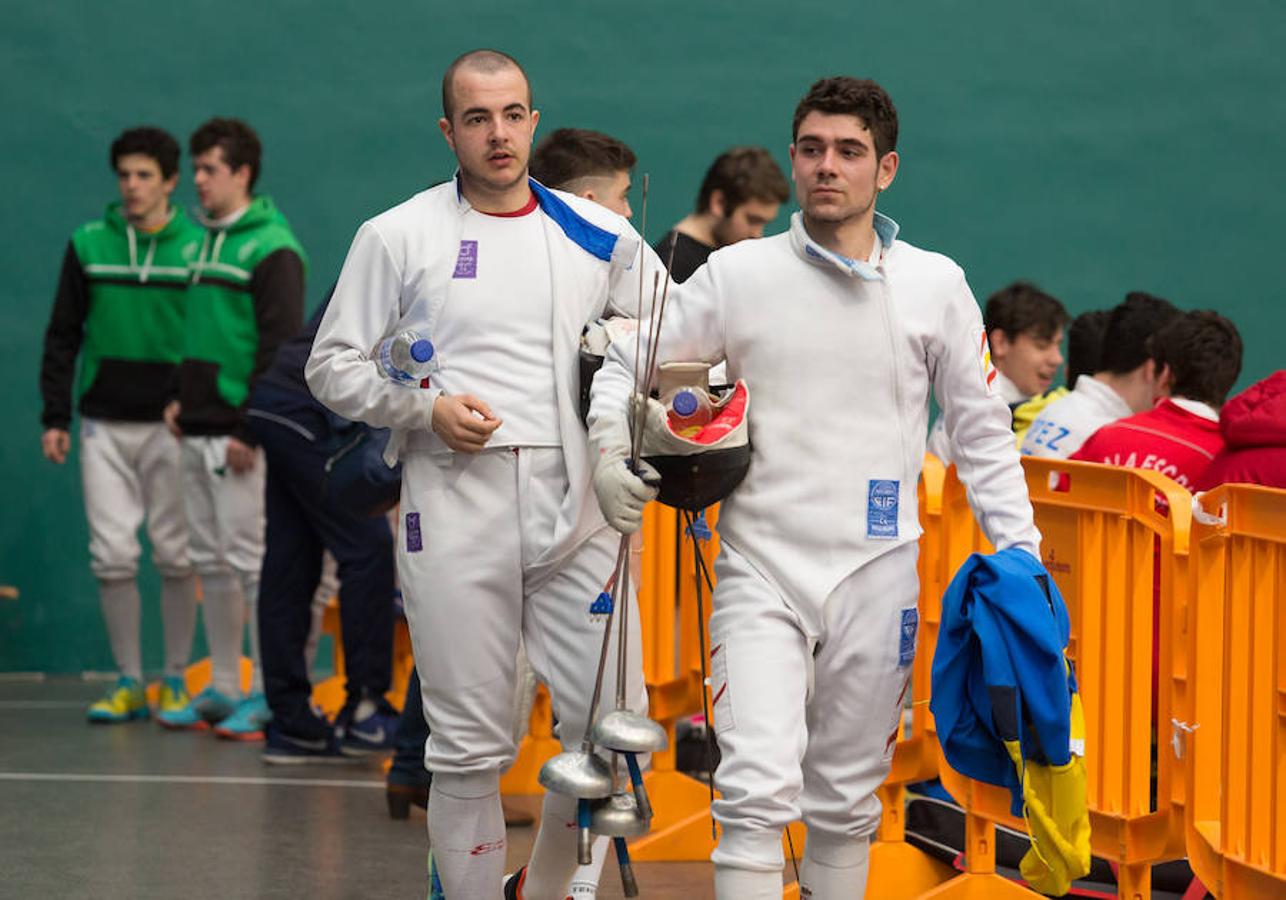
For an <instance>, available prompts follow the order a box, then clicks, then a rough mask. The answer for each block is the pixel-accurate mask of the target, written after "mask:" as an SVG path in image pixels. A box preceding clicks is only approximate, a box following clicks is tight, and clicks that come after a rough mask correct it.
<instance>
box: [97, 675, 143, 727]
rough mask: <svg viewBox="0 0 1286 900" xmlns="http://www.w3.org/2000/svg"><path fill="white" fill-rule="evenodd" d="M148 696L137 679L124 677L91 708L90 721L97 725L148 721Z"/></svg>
mask: <svg viewBox="0 0 1286 900" xmlns="http://www.w3.org/2000/svg"><path fill="white" fill-rule="evenodd" d="M150 712H151V711H150V710H149V709H148V706H147V695H146V694H145V693H144V692H143V685H142V684H141V683H140V682H139V680H138V679H137V678H128V677H126V676H124V675H122V676H121V677H120V678H119V679H118V680H117V682H116V684H115V686H114V687H112V688H111V689H110V690H109V691H108V692H107V693H106V694H104V695H103V699H102V700H99V701H98V702H97V703H95V704H94V705H93V706H91V707H90V708H89V721H91V722H94V723H96V724H103V723H110V724H115V723H118V722H129V721H130V720H132V719H146V718H147V717H148V715H149V714H150Z"/></svg>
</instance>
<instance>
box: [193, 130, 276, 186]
mask: <svg viewBox="0 0 1286 900" xmlns="http://www.w3.org/2000/svg"><path fill="white" fill-rule="evenodd" d="M213 147H221V148H222V149H223V159H224V161H225V162H226V163H227V164H228V168H230V169H232V170H233V171H234V172H235V171H236V170H237V169H240V168H241V167H242V166H249V167H250V184H249V185H248V187H249V189H250V190H254V186H255V182H256V181H258V180H259V165H260V162H261V160H262V158H263V144H261V143H260V142H259V135H257V134H255V130H254V129H253V128H251V127H250V126H249V125H247V124H246V123H245V122H243V121H241V120H240V119H221V118H218V117H215V118H213V119H210V120H209V121H207V122H205V123H204V124H202V125H201V127H200V128H198V129H197V130H196V131H194V132H192V137H190V138H189V139H188V152H189V153H191V154H192V156H194V157H196V156H200V155H201V154H202V153H205V152H206V151H207V150H209V149H211V148H213Z"/></svg>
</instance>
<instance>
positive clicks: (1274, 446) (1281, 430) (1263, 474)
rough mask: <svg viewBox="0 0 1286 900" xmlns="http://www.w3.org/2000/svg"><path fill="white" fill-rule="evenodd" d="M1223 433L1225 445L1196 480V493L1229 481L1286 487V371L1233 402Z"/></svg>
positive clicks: (1221, 416) (1221, 421) (1224, 419)
mask: <svg viewBox="0 0 1286 900" xmlns="http://www.w3.org/2000/svg"><path fill="white" fill-rule="evenodd" d="M1219 429H1220V431H1222V432H1223V439H1224V441H1225V442H1226V444H1227V446H1226V447H1224V449H1223V452H1221V453H1220V454H1219V455H1218V456H1216V457H1215V461H1214V462H1212V463H1211V464H1210V466H1209V467H1208V468H1207V469H1206V470H1205V472H1203V473H1202V474H1201V477H1200V478H1198V479H1197V481H1196V485H1197V489H1198V490H1203V491H1204V490H1209V489H1210V488H1212V487H1216V486H1218V485H1221V484H1227V483H1230V482H1232V483H1241V484H1261V485H1266V486H1267V487H1276V488H1286V369H1284V370H1282V371H1279V372H1274V373H1273V374H1272V375H1269V376H1268V377H1267V378H1265V379H1264V380H1263V381H1259V382H1256V383H1255V384H1252V385H1251V386H1250V387H1248V388H1246V389H1245V390H1244V391H1242V392H1241V393H1240V394H1238V395H1237V396H1236V397H1233V398H1232V399H1231V400H1229V401H1228V402H1227V404H1225V405H1224V408H1223V409H1222V410H1221V411H1220V414H1219Z"/></svg>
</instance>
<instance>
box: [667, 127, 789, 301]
mask: <svg viewBox="0 0 1286 900" xmlns="http://www.w3.org/2000/svg"><path fill="white" fill-rule="evenodd" d="M788 199H790V185H789V184H788V183H787V181H786V176H785V175H783V174H782V171H781V167H780V166H778V165H777V163H776V162H775V161H774V160H773V158H772V154H771V153H769V152H768V151H767V150H765V149H764V148H763V147H733V148H732V149H731V150H725V151H724V152H723V153H720V154H719V156H718V157H717V158H716V159H715V161H714V162H713V163H711V164H710V168H709V169H707V170H706V174H705V178H704V179H702V181H701V188H700V190H699V191H698V192H697V206H696V210H695V211H693V212H691V213H689V214H688V215H686V216H684V217H683V218H682V219H680V220H679V222H678V223H677V224H676V225H675V226H674V227H673V228H671V229H670V230H669V231H667V232H666V233H665V236H664V237H662V238H661V240H659V241H658V242H657V243H656V245H655V249H656V254H657V256H659V257H661V259H662V260H666V261H668V260H670V258H671V257H670V254H671V253H673V254H674V257H673V263H672V264H671V266H670V275H671V277H672V278H673V279H674V283H675V284H682V283H683V282H685V281H687V280H688V279H689V278H691V277H692V273H693V272H695V271H696V270H697V269H699V268H700V267H701V266H702V265H703V264H704V263H705V261H706V258H707V257H708V256H709V255H710V254H711V253H713V252H714V251H715V250H718V249H719V248H720V247H726V246H728V245H729V244H735V243H737V242H738V241H743V240H746V239H747V238H760V237H763V236H764V228H765V226H767V225H768V223H769V222H771V221H772V220H773V219H775V218H777V211H778V210H779V209H780V208H781V205H782V204H783V203H785V202H786V201H787V200H788Z"/></svg>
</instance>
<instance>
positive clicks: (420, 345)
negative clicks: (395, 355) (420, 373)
mask: <svg viewBox="0 0 1286 900" xmlns="http://www.w3.org/2000/svg"><path fill="white" fill-rule="evenodd" d="M411 359H413V360H415V361H416V362H420V363H423V362H428V361H429V360H431V359H433V345H432V344H431V343H429V342H428V341H426V340H425V339H424V338H420V339H419V340H418V341H416V342H415V343H413V344H412V345H411Z"/></svg>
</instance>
